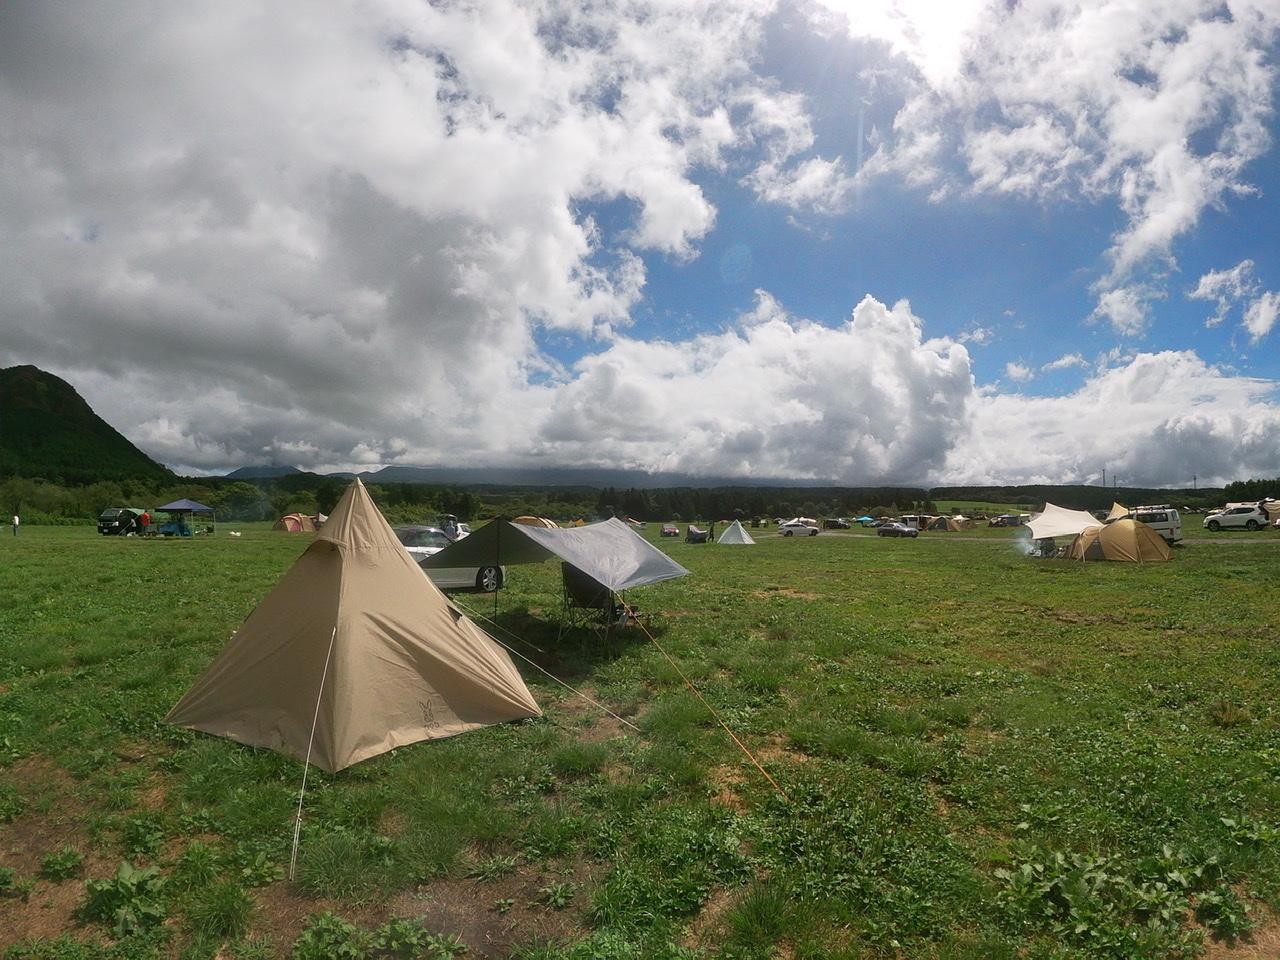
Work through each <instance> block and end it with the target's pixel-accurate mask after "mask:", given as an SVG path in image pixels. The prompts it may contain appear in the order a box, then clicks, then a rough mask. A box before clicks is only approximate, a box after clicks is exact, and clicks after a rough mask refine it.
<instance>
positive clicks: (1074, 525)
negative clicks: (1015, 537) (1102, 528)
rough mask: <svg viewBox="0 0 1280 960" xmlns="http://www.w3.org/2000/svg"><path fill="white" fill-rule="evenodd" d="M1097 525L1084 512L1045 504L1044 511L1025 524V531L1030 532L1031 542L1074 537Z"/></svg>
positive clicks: (1096, 521) (1089, 515) (1095, 521)
mask: <svg viewBox="0 0 1280 960" xmlns="http://www.w3.org/2000/svg"><path fill="white" fill-rule="evenodd" d="M1097 525H1098V518H1097V517H1095V516H1094V515H1093V514H1091V513H1089V512H1087V511H1085V510H1068V509H1067V508H1066V507H1059V506H1057V505H1055V504H1052V503H1046V504H1045V505H1044V510H1043V511H1041V512H1040V513H1038V514H1036V515H1035V516H1034V517H1033V518H1032V519H1031V522H1030V523H1028V524H1027V529H1028V530H1030V531H1031V538H1032V539H1033V540H1048V539H1052V538H1053V537H1074V536H1075V535H1076V534H1078V533H1080V532H1081V531H1082V530H1086V529H1088V528H1089V527H1096V526H1097Z"/></svg>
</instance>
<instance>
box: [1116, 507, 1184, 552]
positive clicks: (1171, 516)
mask: <svg viewBox="0 0 1280 960" xmlns="http://www.w3.org/2000/svg"><path fill="white" fill-rule="evenodd" d="M1116 519H1117V520H1123V519H1129V520H1137V521H1138V522H1139V523H1145V524H1146V525H1147V526H1148V527H1150V528H1151V529H1152V530H1154V531H1155V532H1156V533H1158V534H1160V536H1162V537H1164V538H1165V540H1167V541H1169V543H1177V542H1178V541H1179V540H1181V539H1182V516H1181V515H1180V514H1179V513H1178V510H1177V508H1176V507H1171V506H1169V504H1167V503H1158V504H1153V505H1151V506H1146V507H1130V508H1129V512H1128V513H1126V514H1125V515H1124V517H1116Z"/></svg>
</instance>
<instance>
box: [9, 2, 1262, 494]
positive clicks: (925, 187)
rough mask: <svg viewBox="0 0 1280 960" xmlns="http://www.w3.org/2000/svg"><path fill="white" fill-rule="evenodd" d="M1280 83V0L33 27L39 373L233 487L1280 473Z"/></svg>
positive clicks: (605, 10)
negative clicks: (438, 467) (441, 468)
mask: <svg viewBox="0 0 1280 960" xmlns="http://www.w3.org/2000/svg"><path fill="white" fill-rule="evenodd" d="M1277 53H1280V11H1277V9H1276V8H1275V6H1274V4H1272V3H1267V2H1262V0H1230V2H1228V3H1226V4H1222V3H1218V2H1216V0H1214V2H1209V0H1169V2H1167V3H1163V4H1160V5H1150V6H1140V7H1134V6H1132V5H1131V4H1127V3H1124V2H1121V0H1081V2H1075V3H1066V2H1057V0H1043V2H1039V3H1025V4H1015V5H1008V4H1005V3H1003V2H984V0H951V2H948V3H933V2H928V0H861V2H858V3H853V2H850V0H776V2H774V0H735V2H715V3H712V2H710V0H707V2H682V3H676V2H674V0H672V2H663V0H650V2H646V3H626V4H624V3H621V2H615V0H597V2H593V3H588V4H582V3H568V2H564V3H559V2H555V0H552V2H547V3H544V4H540V5H538V6H536V7H535V6H531V5H527V4H521V3H518V2H514V0H487V2H484V3H479V4H474V5H469V6H457V5H448V6H436V5H431V4H427V3H421V2H418V0H380V2H375V3H365V4H359V5H356V4H352V5H341V4H339V5H336V6H333V7H330V8H326V9H325V10H323V11H320V10H316V9H313V8H312V7H310V6H309V5H307V4H305V3H298V4H296V5H295V6H294V7H293V8H292V9H291V10H288V11H282V12H280V13H279V14H278V15H276V16H271V17H267V16H265V15H264V14H262V13H260V12H259V11H258V10H257V9H256V8H255V7H253V6H252V5H248V4H245V5H239V4H235V3H232V4H225V3H220V4H209V5H195V6H192V7H188V8H184V9H182V10H178V9H172V10H165V11H163V13H162V14H159V15H157V14H156V13H155V11H153V10H151V9H150V8H149V7H147V5H145V4H142V3H138V4H136V5H135V4H131V3H125V4H122V5H121V6H120V7H119V9H118V10H117V11H115V12H114V13H113V14H112V15H111V16H108V15H107V14H106V13H105V12H103V11H98V12H96V13H95V12H93V11H89V12H82V13H81V14H75V15H72V14H71V13H69V12H67V11H63V10H60V9H57V8H55V7H51V6H49V5H45V4H12V5H7V6H6V7H5V9H4V10H3V11H0V121H3V122H0V167H2V168H3V173H4V176H3V178H2V179H0V240H3V244H0V283H3V284H4V286H5V289H6V290H9V291H12V294H11V296H10V297H9V309H8V310H7V312H6V313H5V314H4V316H3V317H0V362H3V363H4V364H6V365H8V364H10V363H36V364H38V365H40V366H42V367H45V368H46V369H50V370H53V371H54V372H57V373H59V374H60V375H62V376H64V377H66V378H67V379H68V380H70V381H71V382H72V383H73V384H75V385H76V386H77V387H78V388H80V389H81V391H82V392H83V393H84V394H85V395H86V397H87V398H88V399H89V400H90V401H91V402H92V403H93V404H94V405H95V407H97V408H98V409H99V410H100V412H102V413H103V415H104V416H106V417H107V418H108V419H109V420H110V421H111V422H112V423H114V424H116V425H117V426H118V427H119V428H120V429H121V430H122V431H123V432H124V433H125V434H126V435H127V436H129V437H130V438H131V439H133V440H134V441H135V442H136V443H138V444H139V445H140V446H142V447H143V449H145V450H147V451H148V452H149V453H151V454H152V455H154V456H156V457H157V458H159V459H161V460H163V461H164V462H167V463H170V464H172V465H174V466H175V467H177V468H179V469H182V470H191V471H206V470H208V471H220V470H223V469H230V468H234V467H236V466H240V465H243V464H245V463H265V462H273V463H294V464H296V465H298V466H301V467H304V468H309V469H317V470H324V469H338V468H349V467H353V466H358V467H375V466H378V465H382V464H390V463H419V464H465V465H468V466H475V465H484V464H493V465H508V464H509V465H523V466H538V465H555V466H565V465H568V466H573V465H581V466H610V467H620V466H624V467H634V468H637V469H649V470H676V471H681V472H688V473H701V474H705V475H708V476H744V477H746V476H768V477H785V476H794V477H804V478H823V479H831V480H835V481H842V482H848V483H870V482H877V483H879V482H953V483H959V482H1028V481H1062V482H1093V481H1096V480H1097V479H1099V474H1100V465H1102V464H1109V465H1110V470H1111V471H1112V472H1119V473H1121V474H1122V475H1124V476H1126V477H1130V478H1132V479H1133V481H1134V482H1150V483H1178V482H1182V481H1183V480H1184V479H1185V477H1186V476H1189V475H1191V474H1192V473H1195V474H1196V475H1198V476H1200V477H1202V478H1213V479H1221V480H1228V479H1233V478H1236V477H1240V476H1257V475H1271V476H1274V475H1277V474H1280V440H1278V439H1277V438H1278V437H1280V406H1278V400H1277V392H1276V381H1277V380H1280V360H1278V359H1277V357H1278V355H1280V350H1277V344H1280V339H1278V338H1280V329H1276V327H1277V326H1280V321H1278V316H1280V240H1278V239H1277V237H1278V236H1280V231H1277V230H1276V228H1275V219H1276V217H1275V214H1276V212H1277V206H1276V199H1275V198H1276V197H1277V196H1278V195H1280V161H1278V160H1277V148H1276V144H1275V140H1276V132H1277V121H1276V115H1275V106H1276V93H1277V72H1276V71H1277ZM1193 293H1195V294H1196V296H1195V297H1193V296H1192V294H1193Z"/></svg>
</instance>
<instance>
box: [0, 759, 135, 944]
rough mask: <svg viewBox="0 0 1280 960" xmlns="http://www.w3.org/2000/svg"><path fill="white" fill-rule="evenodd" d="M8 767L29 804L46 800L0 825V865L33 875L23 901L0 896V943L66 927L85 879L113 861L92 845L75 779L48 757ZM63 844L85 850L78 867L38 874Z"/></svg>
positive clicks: (104, 871) (109, 869)
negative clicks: (69, 873)
mask: <svg viewBox="0 0 1280 960" xmlns="http://www.w3.org/2000/svg"><path fill="white" fill-rule="evenodd" d="M9 772H10V776H11V777H12V779H13V780H14V781H15V782H16V783H19V784H21V785H22V793H23V794H24V795H25V796H26V797H27V798H28V800H29V801H31V802H32V803H33V804H35V803H36V802H38V801H51V802H50V803H49V805H48V808H47V809H44V810H37V809H33V808H32V807H28V808H27V810H25V811H24V812H23V813H21V814H19V815H18V816H17V817H15V818H14V819H13V820H12V821H11V822H10V823H8V824H5V825H4V826H3V827H0V866H2V867H8V868H10V869H12V870H13V871H14V873H15V874H16V876H17V879H18V880H19V881H20V882H22V881H30V880H34V881H35V885H34V887H33V888H32V889H31V892H30V894H29V896H28V897H27V899H26V900H25V901H23V900H21V899H18V898H8V899H5V900H0V949H2V948H5V947H9V946H12V945H13V944H15V943H17V942H18V941H20V940H23V939H25V938H27V937H56V936H58V935H59V934H62V933H66V932H67V931H68V930H71V929H72V928H73V927H75V925H76V921H75V911H76V908H77V907H78V906H79V905H80V903H81V902H82V901H83V900H84V879H85V878H86V877H105V876H108V875H110V874H111V873H113V872H114V871H115V868H116V866H117V861H116V860H115V859H114V858H107V857H104V856H103V855H102V854H101V853H99V852H98V851H96V850H93V849H91V847H90V844H89V837H88V834H87V832H86V831H85V829H84V826H83V824H84V821H85V817H86V814H87V812H88V811H87V810H86V808H85V806H84V804H83V803H81V802H80V801H79V800H77V799H76V796H75V789H74V788H75V781H74V780H72V778H71V776H70V775H69V774H68V773H67V772H66V771H65V770H63V769H61V768H60V767H57V766H54V764H52V763H50V762H48V761H47V760H43V759H40V758H27V759H25V760H21V761H19V762H18V763H15V764H14V765H13V766H12V767H11V768H10V771H9ZM40 806H42V807H43V806H44V803H40ZM63 847H73V848H74V849H76V850H79V851H80V852H81V853H82V854H84V857H85V860H84V865H83V867H82V868H81V871H80V873H78V874H77V875H76V876H74V877H71V878H69V879H67V880H62V881H60V882H57V883H54V882H53V881H50V880H45V879H42V878H40V876H39V874H40V861H41V860H43V859H44V858H45V857H46V856H48V855H49V854H51V853H54V852H56V851H58V850H61V849H62V848H63Z"/></svg>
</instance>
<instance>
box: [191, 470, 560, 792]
mask: <svg viewBox="0 0 1280 960" xmlns="http://www.w3.org/2000/svg"><path fill="white" fill-rule="evenodd" d="M541 712H542V711H541V710H539V709H538V704H537V703H536V702H535V701H534V699H533V697H532V695H531V694H530V693H529V690H528V688H527V687H525V685H524V681H523V680H522V679H521V678H520V674H519V673H518V672H517V671H516V669H515V667H514V666H513V665H512V663H511V660H510V658H509V657H508V656H507V653H506V651H505V650H503V649H502V648H501V647H500V646H499V645H498V644H497V643H496V642H495V641H494V640H493V639H492V638H491V637H490V636H489V635H488V634H486V633H485V632H484V631H482V630H481V629H479V628H478V627H477V626H476V625H475V624H473V623H472V622H471V621H470V620H468V619H467V618H466V617H465V616H463V615H462V613H460V612H459V611H458V610H457V608H455V607H454V606H453V605H452V604H451V603H450V602H449V601H448V599H446V598H445V596H444V594H442V593H441V592H440V591H439V590H438V589H437V588H436V586H435V585H434V584H433V583H432V582H431V581H430V580H428V579H427V576H426V574H425V573H423V572H422V570H421V569H419V567H418V565H417V564H416V563H415V562H414V560H413V558H412V557H410V555H409V554H408V552H407V551H406V550H405V549H404V547H402V546H401V545H400V542H399V541H398V540H397V539H396V536H395V534H394V533H393V532H392V531H391V527H389V526H388V525H387V521H386V520H385V519H383V516H382V514H381V513H379V512H378V508H377V507H376V506H374V504H373V501H372V500H371V499H370V498H369V494H368V491H366V490H365V488H364V485H363V484H362V483H361V482H360V481H359V480H356V481H354V482H353V483H352V484H351V486H350V487H348V488H347V492H346V493H345V494H344V495H343V497H342V500H341V501H340V502H339V503H338V505H337V507H335V508H334V511H333V513H332V514H331V515H330V516H329V521H328V523H326V524H325V526H324V528H323V530H322V531H321V532H320V533H319V534H318V535H317V536H316V539H315V541H314V542H313V543H312V544H311V546H310V547H308V548H307V550H306V552H304V553H303V554H302V556H301V557H299V558H298V560H297V562H295V563H294V565H293V566H292V567H291V568H290V569H289V571H288V572H287V573H286V574H285V575H284V577H283V578H281V580H280V582H279V583H277V584H276V586H275V588H274V589H273V590H272V591H271V592H270V593H268V594H267V596H266V597H265V598H264V599H263V600H262V602H261V603H260V604H258V607H257V609H255V610H254V611H253V613H251V614H250V615H249V618H248V619H247V620H246V621H245V622H244V624H243V625H242V626H241V628H240V629H239V630H238V631H237V632H236V634H235V636H234V637H233V638H232V639H231V642H230V643H228V644H227V646H226V647H225V648H224V649H223V650H222V652H221V653H220V654H218V656H217V657H216V658H215V659H214V661H213V663H212V664H210V666H209V669H208V670H206V671H205V673H204V675H203V676H201V677H200V679H198V680H197V681H196V682H195V684H194V685H193V686H192V687H191V689H190V690H188V691H187V692H186V694H185V695H184V696H183V697H182V699H181V700H179V701H178V703H177V704H176V705H175V706H174V708H173V709H172V710H170V711H169V715H168V716H167V717H166V718H165V719H166V720H167V721H168V722H169V723H174V724H177V725H179V726H183V727H190V728H191V729H194V730H203V731H205V732H207V733H212V734H216V735H217V736H220V737H228V738H230V739H232V740H238V741H239V742H241V743H246V744H250V745H252V746H258V747H267V748H269V749H271V750H278V751H279V752H281V753H285V754H288V755H289V756H293V757H297V758H298V759H305V758H306V757H307V755H308V746H309V745H310V758H311V762H312V763H314V764H316V765H317V766H319V767H321V768H322V769H324V770H327V771H329V772H333V771H335V770H341V769H342V768H343V767H348V766H350V765H351V764H353V763H359V762H360V761H361V760H367V759H368V758H370V757H374V756H377V755H378V754H380V753H384V752H386V751H387V750H391V749H394V748H395V747H401V746H404V745H405V744H410V743H416V742H418V741H420V740H431V739H435V738H437V737H448V736H452V735H454V734H458V733H463V732H465V731H467V730H474V729H475V728H477V727H483V726H488V725H490V724H494V723H501V722H502V721H504V720H516V719H519V718H522V717H535V716H538V715H540V714H541ZM313 724H314V741H313V740H312V727H313Z"/></svg>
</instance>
